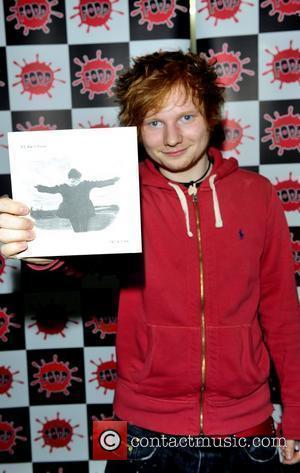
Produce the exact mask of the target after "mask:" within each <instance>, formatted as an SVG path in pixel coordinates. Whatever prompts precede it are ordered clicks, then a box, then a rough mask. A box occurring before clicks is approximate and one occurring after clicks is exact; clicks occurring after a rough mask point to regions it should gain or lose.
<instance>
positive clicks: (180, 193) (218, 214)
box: [168, 174, 223, 237]
mask: <svg viewBox="0 0 300 473" xmlns="http://www.w3.org/2000/svg"><path fill="white" fill-rule="evenodd" d="M216 177H217V174H213V175H212V176H210V177H209V179H208V182H209V186H210V188H211V191H212V197H213V205H214V214H215V227H216V228H222V227H223V220H222V216H221V212H220V206H219V201H218V195H217V191H216V187H215V178H216ZM168 184H169V186H171V187H173V189H174V190H175V192H176V194H177V196H178V199H179V202H180V204H181V207H182V210H183V213H184V216H185V224H186V231H187V235H188V236H189V237H192V236H193V233H192V232H191V228H190V217H189V208H188V204H187V200H186V196H185V193H184V192H183V190H182V189H181V188H180V187H179V186H178V185H177V184H174V183H173V182H168Z"/></svg>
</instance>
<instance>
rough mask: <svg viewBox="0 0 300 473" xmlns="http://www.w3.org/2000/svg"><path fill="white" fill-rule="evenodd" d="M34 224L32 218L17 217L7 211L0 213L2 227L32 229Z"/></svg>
mask: <svg viewBox="0 0 300 473" xmlns="http://www.w3.org/2000/svg"><path fill="white" fill-rule="evenodd" d="M33 226H34V223H33V221H32V220H31V218H27V217H19V216H18V217H17V216H15V215H10V214H6V213H2V214H0V228H3V229H4V228H6V229H11V230H31V229H32V228H33Z"/></svg>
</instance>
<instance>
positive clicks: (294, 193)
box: [274, 172, 300, 212]
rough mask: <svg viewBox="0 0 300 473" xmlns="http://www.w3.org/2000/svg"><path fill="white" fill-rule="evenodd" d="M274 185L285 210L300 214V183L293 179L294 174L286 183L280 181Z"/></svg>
mask: <svg viewBox="0 0 300 473" xmlns="http://www.w3.org/2000/svg"><path fill="white" fill-rule="evenodd" d="M276 181H277V183H276V184H275V185H274V187H275V189H276V191H277V194H278V197H279V198H280V200H281V203H282V205H283V208H284V210H285V211H286V212H295V211H298V212H300V182H299V181H297V180H296V179H295V180H293V179H292V173H291V172H290V173H289V178H288V179H286V180H285V181H279V179H278V178H276Z"/></svg>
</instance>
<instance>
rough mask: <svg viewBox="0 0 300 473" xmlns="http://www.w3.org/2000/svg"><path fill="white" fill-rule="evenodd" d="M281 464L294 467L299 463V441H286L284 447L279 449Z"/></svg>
mask: <svg viewBox="0 0 300 473" xmlns="http://www.w3.org/2000/svg"><path fill="white" fill-rule="evenodd" d="M281 452H282V456H283V463H284V464H285V465H294V464H295V463H299V462H300V441H299V440H287V441H286V446H285V447H283V448H282V449H281Z"/></svg>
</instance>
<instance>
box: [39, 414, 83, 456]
mask: <svg viewBox="0 0 300 473" xmlns="http://www.w3.org/2000/svg"><path fill="white" fill-rule="evenodd" d="M36 422H38V423H39V424H41V425H42V429H41V430H38V434H41V435H40V436H39V437H36V438H35V439H34V441H35V442H37V441H39V440H42V441H43V442H44V444H43V448H44V447H46V446H47V447H49V452H50V453H52V451H53V450H54V449H57V448H66V449H67V450H68V451H70V450H71V447H70V443H71V442H73V437H74V436H75V435H76V436H77V437H80V438H83V435H81V434H77V433H75V429H77V428H78V427H79V424H76V425H71V419H69V420H65V419H61V418H60V417H59V412H57V414H56V418H54V419H50V420H49V419H48V418H47V417H45V422H44V423H43V422H42V421H41V420H39V419H36Z"/></svg>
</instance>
